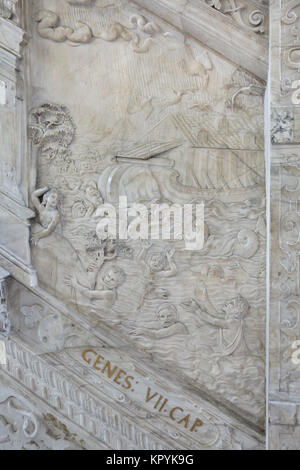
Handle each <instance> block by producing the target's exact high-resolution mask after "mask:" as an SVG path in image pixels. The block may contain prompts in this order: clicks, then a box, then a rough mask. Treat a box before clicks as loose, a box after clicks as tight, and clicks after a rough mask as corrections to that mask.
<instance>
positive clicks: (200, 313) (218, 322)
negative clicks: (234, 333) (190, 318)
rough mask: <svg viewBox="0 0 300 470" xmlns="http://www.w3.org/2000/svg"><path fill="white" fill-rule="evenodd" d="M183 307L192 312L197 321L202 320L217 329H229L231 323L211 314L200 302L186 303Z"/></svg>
mask: <svg viewBox="0 0 300 470" xmlns="http://www.w3.org/2000/svg"><path fill="white" fill-rule="evenodd" d="M182 307H183V308H184V309H185V310H188V311H190V312H192V313H193V314H195V315H197V317H196V318H197V320H202V321H204V322H205V323H208V324H209V325H212V326H215V327H217V328H224V329H226V328H229V326H230V325H229V323H228V322H227V321H226V320H225V319H224V320H223V319H222V318H218V317H216V316H214V315H212V314H210V313H209V311H208V310H207V308H206V306H205V305H204V304H203V303H201V302H199V301H198V300H196V299H191V300H190V301H186V302H184V303H183V304H182Z"/></svg>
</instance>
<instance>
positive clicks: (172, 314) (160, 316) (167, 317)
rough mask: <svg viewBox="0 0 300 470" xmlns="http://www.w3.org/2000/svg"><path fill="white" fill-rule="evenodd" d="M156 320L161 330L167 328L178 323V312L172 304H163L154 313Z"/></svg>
mask: <svg viewBox="0 0 300 470" xmlns="http://www.w3.org/2000/svg"><path fill="white" fill-rule="evenodd" d="M156 319H157V320H158V321H159V323H160V324H161V326H162V327H163V328H168V327H169V326H171V325H174V323H176V322H177V321H178V311H177V308H176V307H175V305H173V304H164V305H162V306H161V307H159V309H158V310H157V312H156Z"/></svg>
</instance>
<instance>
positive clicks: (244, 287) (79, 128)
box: [29, 0, 265, 425]
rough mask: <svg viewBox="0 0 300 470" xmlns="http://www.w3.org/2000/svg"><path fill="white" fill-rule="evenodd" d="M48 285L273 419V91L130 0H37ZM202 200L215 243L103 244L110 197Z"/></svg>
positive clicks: (36, 201) (235, 402) (33, 49)
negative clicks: (269, 315)
mask: <svg viewBox="0 0 300 470" xmlns="http://www.w3.org/2000/svg"><path fill="white" fill-rule="evenodd" d="M29 48H30V54H31V61H32V62H31V76H32V82H33V83H32V100H31V112H30V134H31V145H32V152H33V154H34V155H35V156H36V161H37V168H38V176H37V181H36V189H35V190H34V191H33V193H32V207H34V208H35V210H36V216H37V217H36V223H35V224H34V225H33V227H32V255H33V262H34V266H35V268H36V269H37V271H38V278H39V283H40V286H42V287H43V288H44V289H46V290H47V291H48V292H49V293H51V294H53V295H54V296H56V297H57V298H58V299H60V300H61V301H63V302H64V303H65V305H66V306H67V307H68V308H69V309H71V310H72V311H75V312H77V313H78V314H80V315H81V316H82V318H84V319H86V320H88V321H89V322H90V324H92V325H93V328H94V329H95V330H97V329H101V327H102V325H103V324H104V325H108V326H110V327H113V328H114V330H115V332H118V334H119V335H120V337H122V338H126V341H127V343H128V345H131V347H133V348H137V349H138V350H142V351H146V352H149V353H151V354H152V357H153V361H154V362H155V363H159V364H164V367H165V368H168V369H170V370H172V371H174V373H176V374H178V376H183V377H185V378H186V380H188V381H189V382H190V383H191V384H193V385H194V387H197V388H198V389H199V390H204V391H206V392H209V394H210V396H212V397H213V398H214V399H216V400H219V401H221V402H222V403H224V404H226V405H227V406H230V407H231V408H234V409H235V410H236V411H237V412H239V413H241V414H242V415H243V416H244V417H246V418H247V419H249V420H251V421H252V422H255V423H256V424H259V425H263V422H264V408H265V407H264V387H265V384H264V375H265V373H264V370H265V364H264V336H265V203H264V151H263V143H264V136H263V95H264V84H263V83H261V82H260V81H258V80H257V79H255V78H254V77H252V76H251V75H249V74H247V73H246V72H245V71H243V70H240V69H238V68H236V67H235V66H234V65H233V64H231V63H227V62H226V61H225V60H223V59H221V58H220V57H219V56H217V55H214V54H213V53H212V52H211V51H210V50H207V49H205V48H204V47H202V46H201V45H200V44H199V43H197V42H195V41H194V40H192V39H191V38H189V37H183V36H182V35H181V34H180V33H179V32H178V31H177V30H175V29H173V28H172V27H171V26H170V25H169V24H167V23H164V22H163V21H161V20H159V19H158V18H156V17H155V16H153V15H151V14H150V13H149V12H146V11H143V10H140V9H137V7H136V6H135V5H134V3H132V2H127V1H125V0H124V1H119V0H117V1H115V2H114V4H110V3H109V2H106V1H104V0H97V1H96V2H84V4H83V2H80V4H79V2H67V1H65V0H64V1H59V2H58V1H54V0H47V1H44V2H43V1H35V2H32V39H31V41H30V44H29ZM119 196H127V198H128V202H129V204H131V203H134V202H143V203H144V204H146V205H148V206H149V207H150V205H151V204H152V203H153V202H166V203H180V204H183V203H190V202H192V201H198V202H200V201H204V204H205V244H204V248H203V249H202V250H201V251H198V252H195V251H187V250H185V246H184V243H183V241H169V242H162V241H151V242H142V241H136V242H131V241H127V242H125V241H121V240H117V241H112V240H108V239H107V240H100V239H99V238H98V237H97V233H96V227H97V223H98V222H99V217H98V216H97V208H98V207H99V205H100V204H102V202H103V201H104V202H107V203H112V204H117V203H118V200H119Z"/></svg>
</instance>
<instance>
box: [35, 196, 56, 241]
mask: <svg viewBox="0 0 300 470" xmlns="http://www.w3.org/2000/svg"><path fill="white" fill-rule="evenodd" d="M42 196H43V200H42V203H41V202H40V197H42ZM31 200H32V203H33V205H34V207H35V209H36V210H37V211H38V216H39V222H40V224H41V226H42V228H43V229H44V230H42V231H40V232H38V233H35V234H34V235H33V236H32V238H31V242H32V244H33V245H34V246H36V245H38V243H39V241H40V240H41V239H42V238H46V237H48V236H49V235H51V233H53V232H54V230H55V229H56V227H57V225H58V224H59V222H60V213H59V211H58V208H57V205H58V193H57V191H56V190H55V189H50V188H48V187H46V188H42V189H37V190H36V191H34V192H33V193H32V195H31Z"/></svg>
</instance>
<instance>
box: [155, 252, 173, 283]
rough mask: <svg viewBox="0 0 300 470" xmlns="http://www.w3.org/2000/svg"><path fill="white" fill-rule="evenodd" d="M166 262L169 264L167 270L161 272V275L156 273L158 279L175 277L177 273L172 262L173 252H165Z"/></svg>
mask: <svg viewBox="0 0 300 470" xmlns="http://www.w3.org/2000/svg"><path fill="white" fill-rule="evenodd" d="M166 256H167V260H168V264H169V269H167V270H165V271H162V272H161V273H157V275H158V277H172V276H175V275H176V274H177V272H178V269H177V266H176V263H175V261H174V258H173V256H174V250H170V251H167V255H166Z"/></svg>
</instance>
